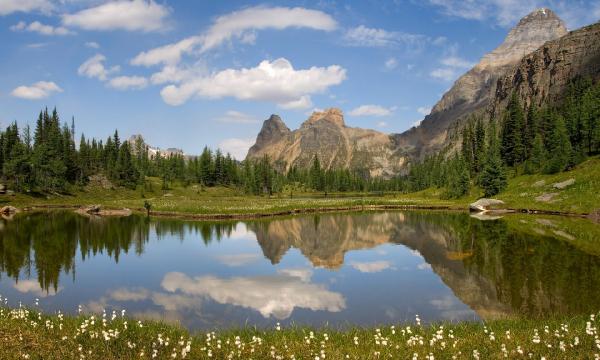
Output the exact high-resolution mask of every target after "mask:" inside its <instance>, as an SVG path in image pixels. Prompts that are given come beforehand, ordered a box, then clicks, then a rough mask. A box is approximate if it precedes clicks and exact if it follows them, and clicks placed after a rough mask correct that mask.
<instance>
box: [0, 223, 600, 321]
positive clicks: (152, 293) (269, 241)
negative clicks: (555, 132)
mask: <svg viewBox="0 0 600 360" xmlns="http://www.w3.org/2000/svg"><path fill="white" fill-rule="evenodd" d="M523 219H525V220H523ZM556 221H557V220H553V219H547V218H546V219H542V218H533V217H527V218H525V217H521V218H518V217H516V218H514V219H511V220H507V219H500V220H494V221H480V220H477V219H474V218H471V217H469V215H468V214H462V213H451V214H448V213H420V212H385V213H366V214H365V213H350V214H327V215H319V216H302V217H294V218H288V219H277V220H264V221H248V222H231V223H207V222H185V221H178V220H164V219H163V220H160V219H151V220H148V219H146V218H145V217H138V216H132V217H128V218H114V219H107V218H87V217H83V216H80V215H76V214H74V213H69V212H54V213H34V214H21V215H19V216H16V217H15V218H13V219H11V220H1V221H0V294H1V295H3V296H5V297H8V299H9V303H10V304H11V305H13V306H14V305H17V304H18V302H19V301H22V302H23V303H25V304H33V302H34V299H35V298H40V307H42V308H43V309H44V310H46V311H56V310H62V311H66V312H76V309H77V306H78V305H80V304H81V305H82V306H83V308H84V310H85V311H90V312H101V311H102V309H103V308H105V309H107V311H110V310H113V309H117V310H118V309H122V308H125V309H127V311H128V313H129V315H133V316H136V317H139V318H152V319H165V320H168V321H173V322H180V323H182V324H183V325H184V326H186V327H188V328H190V329H208V328H223V327H228V326H240V325H244V324H246V323H248V324H252V325H258V326H272V325H273V324H274V323H276V322H281V323H282V324H287V323H290V322H295V323H300V324H311V325H316V326H322V325H326V324H328V325H330V326H346V325H374V324H382V323H397V322H400V321H403V320H413V319H414V315H415V314H419V315H420V316H421V318H422V319H424V320H425V321H434V320H453V321H454V320H464V319H468V320H477V319H493V318H499V317H505V316H527V317H535V316H540V315H547V314H553V313H554V314H574V313H581V312H589V311H597V310H598V309H599V308H600V256H598V255H594V253H595V254H598V253H599V252H595V251H594V249H595V247H594V246H596V245H594V244H591V245H590V244H589V243H586V242H585V241H584V242H583V245H581V242H580V241H579V239H577V236H576V235H573V234H572V233H569V232H567V230H563V229H562V228H560V224H555V222H556ZM560 221H561V222H564V221H565V220H564V219H560ZM526 223H527V224H526ZM531 224H533V225H531ZM590 226H592V227H593V226H597V225H593V224H591V225H590ZM584 232H585V231H584Z"/></svg>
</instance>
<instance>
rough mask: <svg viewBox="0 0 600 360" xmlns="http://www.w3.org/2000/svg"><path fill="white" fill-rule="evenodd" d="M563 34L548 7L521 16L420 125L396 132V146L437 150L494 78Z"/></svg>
mask: <svg viewBox="0 0 600 360" xmlns="http://www.w3.org/2000/svg"><path fill="white" fill-rule="evenodd" d="M566 33H567V29H566V27H565V25H564V23H563V22H562V20H560V19H559V18H558V16H556V14H555V13H554V12H552V11H551V10H549V9H539V10H536V11H534V12H532V13H531V14H529V15H527V16H525V17H524V18H523V19H521V21H519V23H518V24H517V25H516V26H515V27H514V28H513V29H512V30H511V31H510V32H509V34H508V36H507V37H506V39H505V40H504V42H503V43H502V44H501V45H500V46H498V47H497V48H496V49H495V50H494V51H492V52H491V53H489V54H487V55H485V56H484V57H483V58H482V59H481V61H480V62H479V63H478V64H477V65H475V67H473V68H472V69H471V70H469V71H468V72H467V73H466V74H464V75H463V76H461V77H460V78H459V79H458V80H456V82H455V83H454V85H453V86H452V88H451V89H450V90H449V91H448V92H446V93H445V94H444V95H443V96H442V99H441V100H440V101H439V102H438V103H437V104H435V106H434V107H433V109H432V110H431V114H429V115H427V116H426V117H425V119H424V120H423V121H422V122H421V124H420V126H418V127H416V128H412V129H410V130H408V131H406V132H404V133H402V134H398V135H397V142H398V145H399V146H400V147H401V148H402V149H403V151H404V152H405V153H407V154H410V155H412V156H415V157H417V158H420V157H422V156H424V155H426V154H430V153H431V152H433V151H437V150H439V149H441V148H442V147H443V146H444V145H446V144H447V143H448V140H449V139H448V135H449V133H450V132H451V131H452V129H453V126H455V125H456V124H457V122H458V121H459V120H460V119H461V118H465V117H466V116H468V115H469V114H472V113H475V112H478V111H481V112H483V111H484V110H485V109H486V108H487V107H488V105H489V104H490V100H491V99H492V98H493V96H494V93H495V88H496V84H497V81H498V79H500V78H502V77H503V76H504V75H506V74H507V73H509V72H510V71H511V69H512V68H513V66H514V65H515V64H517V63H518V62H519V61H520V60H521V59H522V58H523V56H525V55H527V54H529V53H530V52H532V51H534V50H536V49H537V48H539V47H540V46H542V45H543V44H544V43H546V42H547V41H550V40H554V39H557V38H560V37H561V36H563V35H565V34H566Z"/></svg>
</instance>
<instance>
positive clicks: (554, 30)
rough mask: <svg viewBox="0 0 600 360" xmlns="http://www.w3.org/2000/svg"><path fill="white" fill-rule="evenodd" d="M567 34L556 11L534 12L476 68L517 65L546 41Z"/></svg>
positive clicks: (541, 10) (543, 9)
mask: <svg viewBox="0 0 600 360" xmlns="http://www.w3.org/2000/svg"><path fill="white" fill-rule="evenodd" d="M567 32H568V31H567V27H566V26H565V23H564V22H563V21H562V20H561V19H560V18H559V17H558V15H556V14H555V13H554V11H552V10H550V9H547V8H540V9H537V10H534V11H532V12H531V13H529V14H528V15H526V16H525V17H523V18H522V19H521V20H520V21H519V23H518V24H517V25H516V26H515V27H513V28H512V29H511V30H510V32H509V33H508V35H507V36H506V38H505V39H504V42H503V43H502V44H500V46H498V47H497V48H496V49H495V50H494V51H492V52H491V53H489V54H487V55H485V56H484V57H483V58H482V59H481V61H480V62H479V64H477V66H476V67H479V68H485V67H488V66H494V67H495V66H503V65H507V64H511V63H515V62H517V61H519V60H520V59H521V58H522V57H523V56H525V55H527V54H529V53H530V52H532V51H534V50H535V49H537V48H538V47H540V46H542V45H543V44H544V43H545V42H546V41H550V40H554V39H558V38H559V37H561V36H563V35H565V34H566V33H567Z"/></svg>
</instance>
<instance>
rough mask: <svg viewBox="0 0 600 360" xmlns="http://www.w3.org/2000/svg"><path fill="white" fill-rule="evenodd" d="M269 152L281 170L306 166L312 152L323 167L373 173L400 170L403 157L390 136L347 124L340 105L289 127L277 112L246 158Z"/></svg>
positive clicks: (373, 174)
mask: <svg viewBox="0 0 600 360" xmlns="http://www.w3.org/2000/svg"><path fill="white" fill-rule="evenodd" d="M264 155H268V156H269V158H270V159H271V161H273V162H274V163H275V165H276V166H277V167H278V168H279V169H280V170H288V169H289V168H290V167H292V166H297V167H301V168H304V167H308V166H310V164H311V163H312V161H313V159H314V158H315V156H317V155H318V157H319V161H320V162H321V165H322V166H323V167H324V168H340V167H342V168H353V169H367V170H369V172H370V174H371V175H372V176H390V175H392V174H395V173H397V172H398V171H400V169H401V168H402V166H403V165H404V162H405V158H404V157H403V156H401V155H399V154H397V153H396V152H395V144H394V141H393V138H392V137H391V136H389V135H388V134H384V133H381V132H378V131H374V130H366V129H359V128H351V127H347V126H346V124H345V123H344V115H343V113H342V111H341V110H340V109H336V108H331V109H327V110H325V111H321V112H314V113H313V114H312V115H311V116H310V117H309V118H308V120H306V121H305V122H304V123H303V124H302V125H301V126H300V128H299V129H297V130H294V131H291V130H290V129H289V128H288V127H287V126H286V125H285V123H284V122H283V121H282V120H281V118H280V117H279V116H277V115H271V117H270V118H269V119H267V120H265V122H264V123H263V126H262V129H261V131H260V133H259V134H258V136H257V138H256V143H255V144H254V145H253V146H252V147H251V148H250V150H249V151H248V158H249V159H260V158H262V157H263V156H264Z"/></svg>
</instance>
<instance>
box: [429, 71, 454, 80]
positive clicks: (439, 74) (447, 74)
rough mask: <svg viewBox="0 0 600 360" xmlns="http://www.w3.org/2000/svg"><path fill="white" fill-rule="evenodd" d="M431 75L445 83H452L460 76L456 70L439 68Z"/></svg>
mask: <svg viewBox="0 0 600 360" xmlns="http://www.w3.org/2000/svg"><path fill="white" fill-rule="evenodd" d="M429 75H430V76H431V77H432V78H435V79H442V80H444V81H452V80H454V79H455V78H456V77H457V76H458V73H457V71H456V70H454V69H451V68H438V69H434V70H433V71H431V72H430V73H429Z"/></svg>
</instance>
